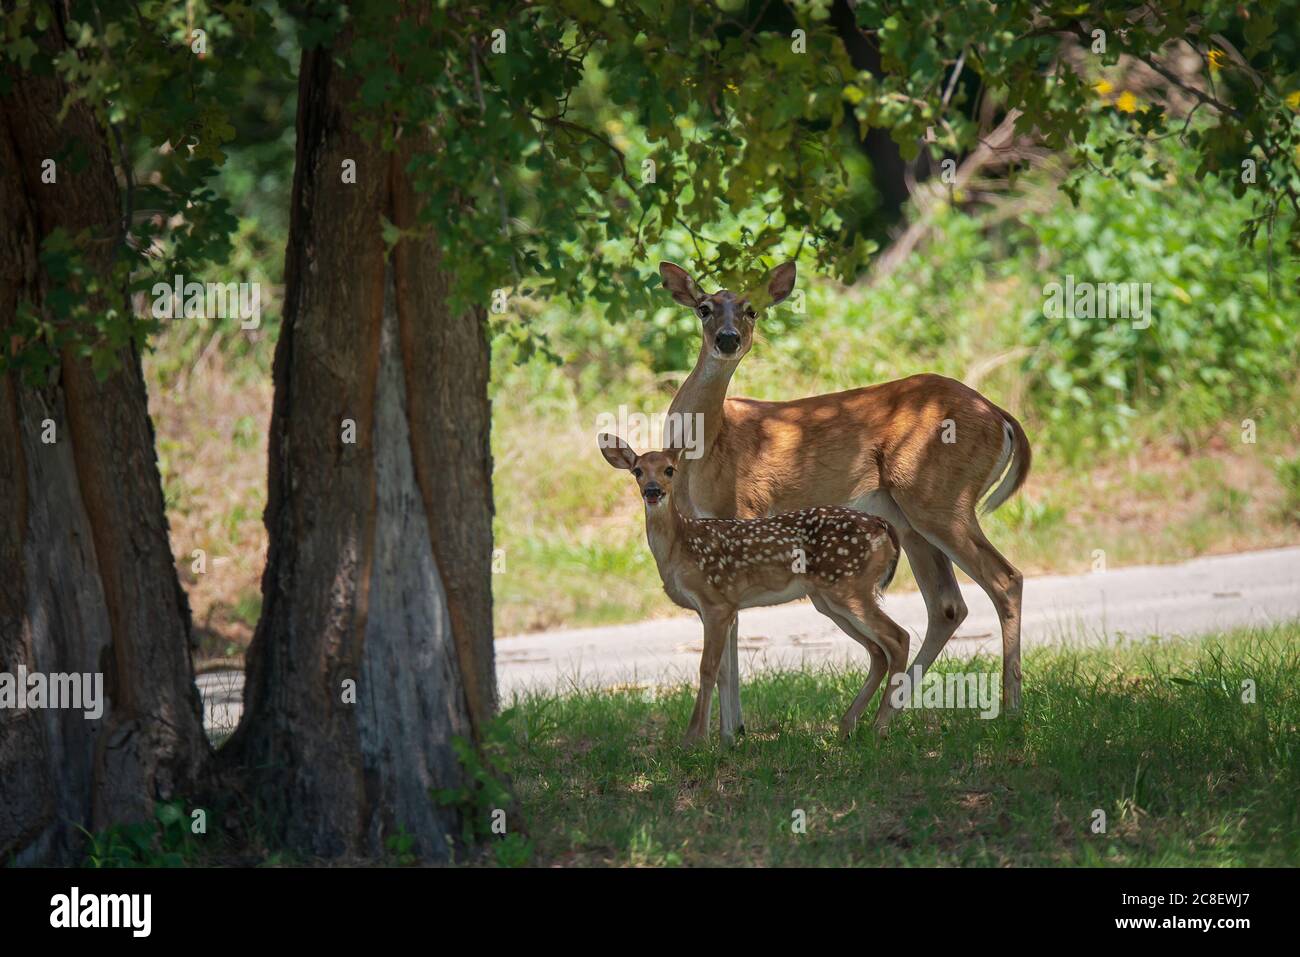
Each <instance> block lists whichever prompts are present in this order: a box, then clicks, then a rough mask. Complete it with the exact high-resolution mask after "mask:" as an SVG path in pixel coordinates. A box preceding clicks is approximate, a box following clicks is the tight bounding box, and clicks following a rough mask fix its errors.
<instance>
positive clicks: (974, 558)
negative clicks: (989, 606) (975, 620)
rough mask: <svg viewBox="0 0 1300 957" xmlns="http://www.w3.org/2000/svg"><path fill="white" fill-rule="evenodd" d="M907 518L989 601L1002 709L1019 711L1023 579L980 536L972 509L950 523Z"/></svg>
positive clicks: (927, 517)
mask: <svg viewBox="0 0 1300 957" xmlns="http://www.w3.org/2000/svg"><path fill="white" fill-rule="evenodd" d="M907 518H908V521H910V522H911V524H912V527H913V528H914V529H916V530H917V531H918V532H920V533H921V534H922V535H924V536H925V537H926V538H927V539H928V540H929V541H930V542H931V543H932V544H934V545H937V546H938V547H939V548H941V549H942V550H943V552H944V554H946V555H947V556H948V557H949V558H951V559H952V560H953V562H955V563H956V565H957V567H958V568H960V569H961V570H962V571H964V572H965V573H966V574H967V575H969V576H970V577H971V578H973V579H974V580H975V581H976V582H977V583H978V584H979V586H980V587H981V588H983V589H984V591H985V593H986V594H987V595H988V596H989V598H990V599H991V600H992V602H993V607H994V608H995V609H996V610H997V613H998V620H999V621H1000V622H1001V624H1002V708H1003V710H1005V711H1019V710H1020V615H1021V601H1020V599H1021V592H1022V590H1023V583H1024V578H1023V576H1021V574H1020V572H1019V570H1017V569H1016V567H1015V566H1014V565H1012V564H1011V563H1010V562H1009V561H1007V560H1006V559H1005V558H1004V557H1003V556H1002V553H1001V552H999V551H998V550H997V549H996V548H994V547H993V545H992V544H991V543H990V542H989V540H988V539H987V538H985V537H984V530H983V529H981V528H980V524H979V520H978V519H976V517H975V510H974V509H973V508H969V507H967V508H965V509H964V510H960V511H958V512H957V513H956V514H955V515H953V517H952V520H939V519H937V518H934V517H932V516H930V515H929V514H928V513H927V514H922V513H919V512H918V513H913V512H911V511H909V512H908V513H907ZM927 637H928V636H927Z"/></svg>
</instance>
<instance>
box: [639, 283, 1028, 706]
mask: <svg viewBox="0 0 1300 957" xmlns="http://www.w3.org/2000/svg"><path fill="white" fill-rule="evenodd" d="M660 271H661V273H662V275H663V277H664V284H665V286H666V287H667V288H668V289H669V291H670V292H671V293H672V294H673V298H674V299H675V300H676V301H677V302H681V303H683V304H692V303H693V304H694V307H695V308H696V309H697V312H698V313H700V318H701V324H702V332H703V342H702V343H701V347H700V355H699V358H698V360H697V361H696V364H695V368H694V369H693V370H692V371H691V374H690V375H689V376H688V377H687V378H686V381H685V382H684V383H683V384H682V387H681V389H679V390H678V393H677V395H676V396H675V397H674V399H673V402H672V405H671V407H670V409H669V412H670V421H671V420H672V419H673V418H674V417H675V416H674V414H675V415H676V416H680V415H688V414H693V413H702V414H703V416H704V439H703V445H702V449H701V454H700V456H699V457H698V458H695V459H689V458H685V457H683V459H682V462H681V466H682V475H681V478H680V479H679V480H678V496H677V498H678V507H679V508H681V509H682V510H683V512H685V513H686V514H688V515H701V516H703V515H708V516H715V517H718V518H730V517H735V518H755V517H760V516H765V515H773V514H776V513H779V512H785V511H791V510H795V509H799V508H804V507H807V506H813V505H852V506H853V507H856V508H862V509H864V510H866V511H869V512H872V513H873V514H878V515H880V516H882V517H883V518H885V519H887V520H888V521H889V522H890V523H891V524H893V525H894V527H895V528H896V529H897V530H898V534H899V537H900V540H901V542H902V545H903V549H904V550H905V551H906V552H907V555H908V559H909V562H910V564H911V566H912V570H913V574H914V575H915V577H916V580H917V584H918V586H919V587H920V589H921V591H922V594H923V595H924V596H925V601H926V608H927V610H928V612H929V624H928V627H927V630H926V638H925V642H924V643H923V645H922V647H921V651H920V652H919V653H918V655H917V663H919V664H920V665H921V667H922V670H924V669H925V668H926V667H928V666H929V665H930V663H931V662H933V660H934V658H935V657H937V656H938V654H939V652H940V651H941V650H942V649H943V646H944V645H945V644H946V643H947V642H948V640H949V639H950V638H951V636H952V634H953V633H954V632H955V631H956V630H957V627H958V626H959V625H960V624H961V622H962V620H963V619H964V618H965V617H966V605H965V602H964V601H963V600H962V596H961V591H960V589H959V588H958V587H957V581H956V578H955V576H954V574H953V562H954V561H956V563H957V564H958V565H959V566H960V567H961V568H962V570H963V571H965V572H966V573H967V574H968V575H970V576H971V578H973V579H974V580H975V581H976V582H977V583H979V584H980V585H981V587H983V588H984V590H985V592H987V593H988V595H989V597H990V598H991V599H992V600H993V604H994V606H995V608H996V609H997V612H998V616H999V618H1000V620H1001V623H1002V644H1003V648H1002V651H1003V677H1002V682H1003V683H1002V696H1003V704H1004V706H1005V707H1006V708H1007V709H1008V710H1015V709H1016V708H1018V707H1019V700H1020V593H1021V576H1020V573H1019V572H1018V571H1017V570H1016V569H1015V567H1014V566H1012V565H1011V564H1010V563H1009V562H1008V561H1007V560H1006V559H1005V558H1003V557H1002V555H1001V554H999V553H998V551H997V550H996V549H995V548H994V547H993V546H992V545H991V544H990V543H989V542H988V540H987V539H986V538H985V537H984V534H983V531H982V530H981V529H980V526H979V521H978V519H977V506H978V504H979V500H980V499H981V498H984V497H985V496H986V495H988V500H987V503H986V504H987V507H988V508H989V509H992V508H996V507H997V506H998V505H1000V504H1001V503H1002V502H1004V501H1005V500H1006V499H1007V498H1010V496H1011V495H1013V494H1015V492H1016V491H1018V490H1019V489H1020V488H1021V487H1022V486H1023V485H1024V482H1025V479H1026V478H1027V477H1028V474H1029V467H1030V462H1031V452H1030V447H1029V440H1028V438H1027V437H1026V436H1025V432H1024V429H1023V428H1021V426H1020V423H1019V422H1017V421H1016V420H1015V419H1014V418H1013V417H1012V416H1011V415H1010V414H1009V413H1007V412H1006V411H1004V410H1003V409H1001V408H999V407H998V406H996V405H994V404H993V403H992V402H990V401H989V400H988V399H986V398H985V397H984V396H982V395H980V393H978V392H976V391H975V390H974V389H971V388H969V387H968V386H966V385H964V384H962V383H961V382H958V381H956V380H954V379H949V378H947V377H945V376H939V375H931V374H925V375H914V376H909V377H907V378H905V379H897V380H895V381H892V382H885V383H881V384H879V385H873V386H867V387H865V388H861V389H852V390H849V391H846V392H836V393H831V394H827V395H817V396H809V397H808V398H804V399H796V400H793V401H790V402H762V401H758V400H755V399H744V398H727V397H726V392H727V386H728V384H729V382H730V380H731V376H732V374H733V373H734V371H735V369H736V366H737V364H738V363H739V361H740V360H741V359H742V358H743V357H744V356H745V354H746V353H747V352H748V351H749V348H750V346H751V345H752V343H753V332H754V324H755V320H754V319H753V318H750V317H749V316H748V312H747V311H752V310H751V307H750V306H749V305H748V303H749V301H750V298H751V297H750V296H748V295H742V296H737V295H735V294H733V293H730V292H727V291H726V290H721V291H719V292H715V293H713V294H710V295H705V294H704V293H703V292H702V291H701V290H699V287H698V285H697V284H696V283H695V282H694V280H692V279H690V277H689V276H687V275H686V273H685V272H684V271H683V270H681V269H680V268H679V267H677V266H674V265H673V264H671V263H663V264H661V266H660ZM783 271H784V272H783ZM778 273H780V274H781V275H780V276H779V277H778ZM772 276H773V279H772V280H771V281H770V282H769V289H768V293H769V295H768V298H769V299H770V301H771V302H772V303H777V302H780V301H781V300H782V299H784V298H785V296H787V295H789V292H790V289H791V288H792V287H793V278H794V277H793V266H792V264H786V265H785V266H781V267H778V268H777V270H774V271H773V274H772ZM778 278H779V280H780V282H779V283H778V282H777V279H778ZM724 328H726V329H731V330H734V332H735V333H736V334H738V335H739V336H740V341H739V343H738V345H736V348H735V349H734V350H729V351H724V350H722V349H720V347H719V345H718V339H717V336H718V334H719V332H720V331H721V330H722V329H724ZM728 345H731V343H730V342H728ZM945 435H947V436H950V437H951V438H952V439H953V441H951V442H945V441H944V438H945ZM1008 438H1009V439H1010V447H1011V454H1010V457H1009V459H1005V458H1004V454H1005V450H1006V446H1007V440H1008ZM1000 466H1001V467H1000ZM1004 470H1005V473H1006V474H1005V477H1004V479H1003V482H1002V485H1001V486H1000V487H998V488H997V489H996V490H994V491H993V493H992V495H989V491H990V489H991V488H992V487H993V485H994V483H995V482H996V481H997V480H998V478H999V475H998V474H997V473H1000V472H1002V471H1004ZM734 640H735V638H734V635H733V636H732V638H731V642H732V643H734ZM734 666H735V655H734V652H733V651H732V649H731V648H730V647H729V648H728V658H727V662H726V664H725V665H724V675H723V677H722V679H721V681H722V683H723V685H724V687H725V686H726V684H727V682H728V680H734V681H736V682H737V688H738V677H734V676H731V675H728V674H726V671H727V668H728V667H730V668H732V669H733V670H734ZM733 707H734V711H735V715H734V718H733V720H734V721H735V722H736V723H737V724H738V723H739V710H740V707H739V696H738V690H737V691H736V696H735V701H734V704H733ZM725 720H726V713H725V709H724V722H725Z"/></svg>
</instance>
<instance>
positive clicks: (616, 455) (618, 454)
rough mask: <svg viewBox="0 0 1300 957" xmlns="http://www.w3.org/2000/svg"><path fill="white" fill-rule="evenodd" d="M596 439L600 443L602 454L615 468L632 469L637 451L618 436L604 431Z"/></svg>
mask: <svg viewBox="0 0 1300 957" xmlns="http://www.w3.org/2000/svg"><path fill="white" fill-rule="evenodd" d="M596 441H597V443H598V444H599V445H600V454H601V455H603V456H605V461H606V462H608V463H609V464H610V465H612V466H614V468H616V469H629V470H630V469H631V468H632V466H633V465H635V464H636V453H635V452H633V451H632V449H631V448H630V447H629V446H628V444H627V443H626V442H624V441H623V440H622V439H620V438H619V437H618V436H616V435H610V434H609V433H608V432H602V433H600V438H598V439H597V440H596Z"/></svg>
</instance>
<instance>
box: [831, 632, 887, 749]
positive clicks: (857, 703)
mask: <svg viewBox="0 0 1300 957" xmlns="http://www.w3.org/2000/svg"><path fill="white" fill-rule="evenodd" d="M866 644H867V653H868V654H869V655H871V671H870V672H869V673H868V674H867V680H866V682H865V683H864V684H863V685H862V690H861V691H859V692H858V696H857V697H856V698H854V699H853V704H851V705H849V710H848V711H846V712H844V717H843V718H841V719H840V736H841V737H844V738H847V737H848V736H849V735H851V734H852V733H853V729H854V728H856V727H857V726H858V718H860V717H861V716H862V711H863V709H865V708H866V706H867V704H868V703H869V702H870V701H871V696H872V695H874V694H875V693H876V689H877V688H878V687H880V679H881V678H883V677H884V676H885V672H886V671H887V670H888V667H887V664H886V661H885V653H884V652H883V651H881V650H880V649H879V648H877V647H876V645H875V643H874V642H867V643H866ZM885 694H886V695H888V694H889V688H888V687H886V688H885Z"/></svg>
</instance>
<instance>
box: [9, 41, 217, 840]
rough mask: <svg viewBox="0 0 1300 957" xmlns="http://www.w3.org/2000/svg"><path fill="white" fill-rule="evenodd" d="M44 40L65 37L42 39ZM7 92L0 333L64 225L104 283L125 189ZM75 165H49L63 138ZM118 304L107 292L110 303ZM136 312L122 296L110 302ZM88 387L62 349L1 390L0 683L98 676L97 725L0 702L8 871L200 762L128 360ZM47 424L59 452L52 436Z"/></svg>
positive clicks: (22, 94) (109, 169)
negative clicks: (40, 373)
mask: <svg viewBox="0 0 1300 957" xmlns="http://www.w3.org/2000/svg"><path fill="white" fill-rule="evenodd" d="M50 39H51V42H61V40H60V39H58V38H56V37H55V36H54V35H53V34H51V38H50ZM9 80H10V82H11V83H12V87H11V89H10V91H9V93H8V94H7V95H5V96H3V97H0V224H3V225H2V226H0V236H3V239H2V240H0V242H2V243H3V248H0V335H3V336H5V337H6V339H7V336H8V333H7V330H10V329H11V328H12V325H13V323H14V321H15V316H16V311H17V309H18V306H19V303H20V302H22V301H24V300H26V301H29V302H30V303H32V304H33V305H34V306H35V307H36V308H37V309H38V310H41V309H44V308H45V303H46V298H47V296H48V295H49V293H50V292H51V291H53V289H52V280H51V278H50V277H49V276H48V275H47V274H46V273H45V271H44V270H43V269H42V267H41V265H40V262H39V258H38V252H39V249H40V244H41V242H42V240H43V239H44V237H46V236H47V235H49V234H50V233H51V232H52V231H53V230H55V229H58V228H63V229H65V230H66V231H67V232H68V233H69V234H70V235H74V236H75V235H77V234H79V233H80V232H81V231H82V230H84V229H89V230H90V231H91V236H92V241H91V242H90V243H89V244H88V245H87V247H86V249H87V253H86V262H87V265H88V266H89V267H90V268H92V269H93V270H94V271H95V272H98V273H99V274H100V275H101V276H102V277H104V278H105V280H106V281H107V279H108V276H109V269H110V264H111V261H112V258H113V251H114V249H115V248H116V247H117V244H118V243H119V242H120V239H121V237H120V221H121V210H120V206H119V194H118V189H117V182H116V179H115V177H114V172H113V166H112V162H111V160H110V158H109V153H108V148H107V144H106V141H105V138H104V132H103V130H102V129H101V128H100V127H99V126H98V125H97V123H96V121H95V119H94V117H93V116H92V114H91V113H90V111H89V110H88V109H86V107H85V105H84V104H78V105H76V106H74V107H73V108H72V109H71V111H70V112H69V114H68V115H67V117H66V118H65V119H64V120H63V122H62V123H59V122H58V121H57V120H56V117H57V116H58V113H59V109H60V107H61V105H62V102H63V99H64V95H65V93H66V89H65V88H64V86H63V84H62V83H61V82H60V81H59V80H58V79H56V78H54V77H39V76H33V75H29V74H21V73H19V72H18V71H17V70H16V69H14V68H12V67H11V68H10V71H9ZM74 139H75V140H79V141H80V142H81V144H82V145H83V146H84V147H85V153H86V155H87V156H88V162H87V164H86V166H85V168H84V169H81V170H80V171H78V170H75V169H73V168H72V165H71V164H64V163H60V164H59V165H58V167H56V169H57V179H56V182H54V183H43V182H42V181H41V163H42V161H43V160H45V159H47V158H54V157H56V156H60V155H62V151H63V148H64V147H65V146H67V145H68V144H69V142H70V141H72V140H74ZM114 295H115V297H116V295H117V294H114ZM117 304H118V305H119V306H120V307H121V308H129V302H128V299H127V295H126V291H125V290H121V291H120V300H119V301H118V303H117ZM119 359H120V360H121V371H120V372H117V373H115V374H113V375H111V376H109V377H108V378H107V379H106V380H105V381H103V382H99V381H97V380H96V378H95V376H94V374H93V373H92V371H91V367H90V363H89V362H88V361H87V360H85V359H84V358H80V357H77V356H75V355H73V354H71V353H70V352H69V353H65V354H64V355H63V356H62V357H61V363H60V365H59V367H58V369H57V371H56V373H55V375H54V376H53V379H52V381H50V382H49V383H47V384H45V385H42V386H32V385H28V384H25V383H24V382H22V381H21V380H20V378H19V376H18V375H16V374H14V373H9V374H6V375H5V376H4V377H3V378H0V672H4V673H8V674H11V675H16V674H17V673H18V670H19V668H20V667H21V668H26V669H28V671H30V672H40V673H42V674H45V675H50V674H56V673H77V674H83V673H92V674H93V673H102V674H103V676H104V678H103V687H104V692H105V697H106V698H107V702H106V704H105V708H104V712H103V715H102V717H101V718H100V719H98V720H93V719H87V718H86V717H85V716H84V714H83V712H82V711H81V710H67V709H64V710H55V709H44V710H12V709H2V708H0V860H11V859H12V860H14V861H17V862H18V863H68V862H73V861H76V860H77V859H78V856H79V854H80V848H81V839H80V837H79V835H78V832H77V831H76V829H75V827H74V825H80V826H82V827H85V828H87V829H88V830H91V831H96V830H100V829H103V828H105V827H107V826H109V825H111V824H116V823H125V822H130V821H136V820H148V819H150V818H151V816H152V811H153V804H154V802H155V801H156V800H167V799H170V798H173V797H176V796H178V795H181V794H183V793H185V792H186V789H187V788H189V787H190V786H191V785H192V784H193V783H194V782H195V781H196V780H197V776H198V774H199V773H200V771H201V769H202V767H203V764H204V762H205V760H206V758H207V756H208V754H209V748H208V744H207V740H206V738H205V737H204V734H203V724H202V714H201V707H200V703H199V696H198V692H197V690H196V688H195V686H194V681H193V673H192V668H191V661H190V614H189V604H188V602H187V600H186V598H185V594H184V592H183V591H182V590H181V587H180V582H179V580H178V578H177V574H176V567H175V564H174V561H173V557H172V554H171V545H170V541H169V538H168V527H167V518H166V514H165V511H164V506H163V495H162V487H161V481H160V478H159V474H158V465H157V459H156V457H155V453H154V433H153V425H152V422H151V421H150V419H149V414H148V410H147V402H146V395H145V386H144V378H143V375H142V373H141V368H140V359H139V354H138V352H137V351H136V350H135V349H134V348H133V347H126V348H123V349H122V350H120V353H119ZM51 428H52V429H53V433H52V434H53V438H54V441H52V442H47V441H44V439H45V438H47V437H48V436H49V435H50V432H49V430H50V429H51Z"/></svg>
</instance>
